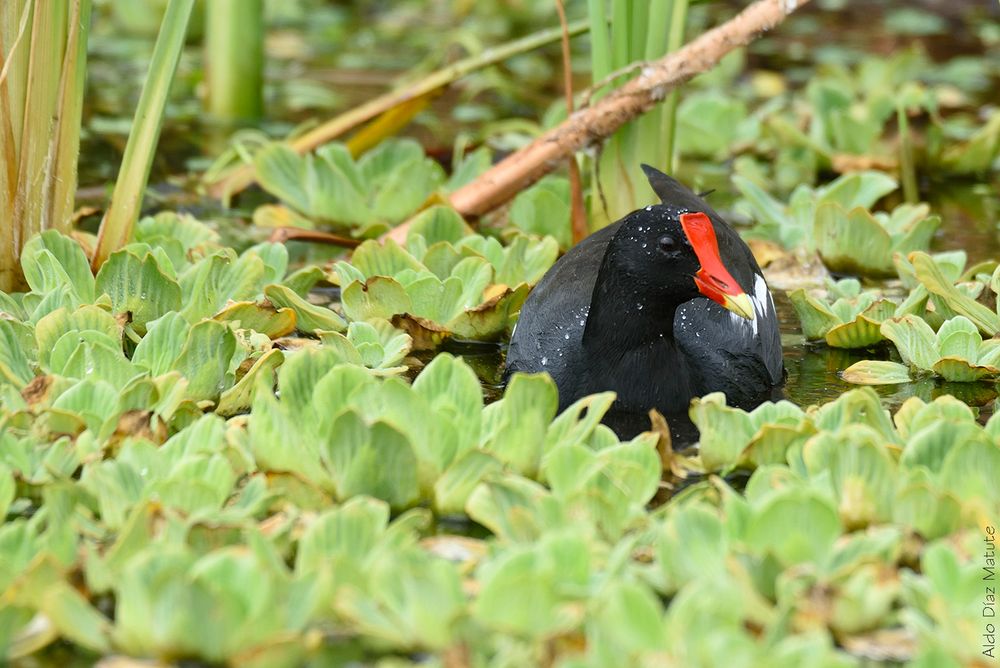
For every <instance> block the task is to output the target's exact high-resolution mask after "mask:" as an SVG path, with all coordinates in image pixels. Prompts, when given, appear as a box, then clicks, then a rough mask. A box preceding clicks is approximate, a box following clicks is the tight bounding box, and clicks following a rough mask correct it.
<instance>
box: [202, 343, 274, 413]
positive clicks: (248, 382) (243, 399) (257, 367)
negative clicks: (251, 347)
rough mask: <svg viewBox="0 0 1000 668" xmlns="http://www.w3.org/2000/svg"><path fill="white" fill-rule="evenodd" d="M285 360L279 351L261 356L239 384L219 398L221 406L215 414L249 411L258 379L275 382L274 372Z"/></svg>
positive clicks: (217, 407)
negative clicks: (259, 377) (261, 377)
mask: <svg viewBox="0 0 1000 668" xmlns="http://www.w3.org/2000/svg"><path fill="white" fill-rule="evenodd" d="M284 360H285V356H284V354H283V353H282V352H281V351H280V350H277V349H274V350H269V351H267V352H266V353H264V354H263V355H261V356H260V357H259V358H258V359H257V361H256V362H254V363H253V366H251V367H250V370H249V371H247V372H246V374H244V376H243V378H241V379H240V380H239V382H238V383H236V384H235V385H233V386H232V387H230V388H229V389H228V390H226V391H225V392H223V393H222V395H221V396H220V397H219V405H218V406H216V407H215V412H216V413H218V414H219V415H227V416H228V415H236V414H237V413H242V412H244V411H247V410H249V409H250V406H251V405H252V404H253V393H254V388H255V387H256V386H257V383H258V380H257V377H258V376H263V377H264V378H268V377H270V378H271V379H272V382H273V378H274V371H275V369H277V368H278V367H279V366H281V363H282V362H284Z"/></svg>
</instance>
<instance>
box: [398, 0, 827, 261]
mask: <svg viewBox="0 0 1000 668" xmlns="http://www.w3.org/2000/svg"><path fill="white" fill-rule="evenodd" d="M807 2H809V0H757V2H754V3H753V4H752V5H750V6H749V7H747V8H746V9H745V10H743V11H742V12H740V13H739V14H738V15H736V16H735V17H733V18H732V19H730V20H729V21H727V22H726V23H724V24H722V25H720V26H718V27H717V28H713V29H712V30H709V31H708V32H706V33H704V34H702V35H701V36H699V37H697V38H696V39H694V40H693V41H691V42H690V43H688V44H686V45H685V46H684V47H683V48H681V49H679V50H677V51H674V52H673V53H670V54H668V55H666V56H664V57H663V58H661V59H660V60H656V61H653V62H651V63H649V64H648V66H647V67H644V68H643V69H642V73H641V74H640V75H639V76H638V77H636V78H635V79H632V80H631V81H629V82H628V83H626V84H625V85H623V86H622V87H621V88H619V89H618V90H616V91H614V92H613V93H610V94H609V95H607V96H606V97H604V98H602V99H601V100H600V101H598V102H597V103H595V104H594V106H592V107H588V108H586V109H581V110H580V111H577V112H576V113H575V114H573V115H572V116H570V117H569V118H568V119H566V120H565V121H564V122H563V123H561V124H560V125H558V126H557V127H555V128H553V129H552V130H549V131H548V132H546V133H545V134H543V135H542V136H541V137H539V138H538V139H536V140H535V141H533V142H532V143H531V144H529V145H528V146H526V147H524V148H523V149H521V150H519V151H517V152H515V153H512V154H511V155H509V156H508V157H507V158H505V159H504V160H502V161H500V162H498V163H497V164H496V165H494V166H493V167H491V168H490V169H489V170H488V171H486V173H484V174H483V175H482V176H480V177H479V178H478V179H476V180H475V181H473V182H471V183H469V184H467V185H465V186H463V187H462V188H459V189H458V190H456V191H455V192H454V193H452V195H451V204H452V206H454V207H455V209H457V210H458V212H459V213H460V214H462V215H463V216H469V217H474V216H480V215H482V214H484V213H487V212H489V211H492V210H493V209H495V208H496V207H498V206H500V205H501V204H503V203H504V202H506V201H507V200H509V199H510V198H511V197H513V196H514V195H516V194H517V193H518V192H520V191H521V190H523V189H524V188H527V187H528V186H530V185H531V184H532V183H534V182H535V181H537V180H538V179H540V178H541V177H542V176H544V175H545V174H547V173H548V172H550V171H552V170H553V169H556V168H557V167H558V166H559V165H560V164H562V161H563V160H565V159H566V157H567V156H569V155H572V154H573V153H574V152H575V151H579V150H580V149H583V148H586V147H587V146H590V145H593V144H596V143H598V142H600V141H602V140H603V139H604V138H606V137H609V136H610V135H611V134H613V133H614V132H615V130H617V129H618V128H620V127H621V126H622V125H624V124H625V123H627V122H628V121H630V120H632V119H633V118H636V117H637V116H639V115H641V114H642V113H644V112H646V111H648V110H649V109H651V108H652V107H653V106H654V105H656V103H657V102H659V101H661V100H663V98H664V97H665V96H666V94H667V91H669V90H670V89H671V88H674V87H676V86H677V85H679V84H681V83H683V82H685V81H687V80H688V79H690V78H691V77H693V76H695V75H696V74H700V73H701V72H704V71H706V70H709V69H711V68H712V67H713V66H715V65H716V64H717V63H718V62H719V61H720V60H721V59H722V58H723V56H725V55H726V54H728V53H729V52H730V51H733V50H734V49H736V48H738V47H741V46H744V45H746V44H749V43H750V42H751V41H753V39H754V38H755V37H756V36H757V35H759V34H760V33H762V32H765V31H766V30H770V29H771V28H773V27H774V26H776V25H778V24H779V23H781V22H782V21H783V20H784V19H785V17H787V16H788V15H789V14H791V13H792V12H793V11H795V10H796V9H798V8H799V7H801V6H802V5H804V4H806V3H807ZM408 226H409V225H408V223H403V224H402V225H400V226H399V227H396V228H395V229H393V230H391V231H389V232H388V233H386V234H385V235H384V237H383V238H391V239H394V240H396V241H399V240H401V239H405V238H406V232H407V228H408Z"/></svg>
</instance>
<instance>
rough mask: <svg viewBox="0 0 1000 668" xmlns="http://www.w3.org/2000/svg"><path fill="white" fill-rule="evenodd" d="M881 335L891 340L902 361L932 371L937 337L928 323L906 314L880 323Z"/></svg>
mask: <svg viewBox="0 0 1000 668" xmlns="http://www.w3.org/2000/svg"><path fill="white" fill-rule="evenodd" d="M881 330H882V336H884V337H885V338H887V339H889V340H890V341H892V342H893V343H894V344H895V346H896V349H897V350H898V351H899V356H900V357H902V358H903V362H905V363H906V364H908V365H910V366H914V367H916V368H918V369H921V370H923V371H932V370H933V368H934V363H935V362H937V360H938V354H937V338H936V336H935V334H934V330H932V329H931V327H930V325H928V324H927V323H926V322H924V321H923V320H921V319H920V318H917V317H914V316H912V315H906V316H903V317H902V318H893V319H892V320H886V321H885V322H883V323H882V328H881Z"/></svg>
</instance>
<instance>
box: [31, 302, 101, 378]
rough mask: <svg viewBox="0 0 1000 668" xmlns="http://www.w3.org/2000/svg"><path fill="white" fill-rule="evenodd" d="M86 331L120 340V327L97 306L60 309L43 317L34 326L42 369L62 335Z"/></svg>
mask: <svg viewBox="0 0 1000 668" xmlns="http://www.w3.org/2000/svg"><path fill="white" fill-rule="evenodd" d="M88 330H94V331H98V332H101V333H103V334H106V335H107V336H108V337H110V338H111V339H112V340H115V341H120V340H121V327H119V325H118V323H117V322H116V321H115V319H114V318H113V317H112V316H111V314H109V313H108V312H107V311H105V310H104V309H102V308H100V307H97V306H81V307H80V308H78V309H76V310H75V311H70V310H69V309H66V308H60V309H57V310H55V311H53V312H52V313H49V314H48V315H46V316H45V317H43V318H42V319H41V320H39V321H38V324H37V325H35V340H36V342H37V343H38V357H39V360H38V361H39V363H40V364H41V365H42V366H43V367H46V366H47V365H48V361H49V356H50V355H51V354H52V350H53V349H54V348H55V345H56V342H57V341H58V340H59V339H60V338H62V336H63V335H64V334H67V333H69V332H85V331H88Z"/></svg>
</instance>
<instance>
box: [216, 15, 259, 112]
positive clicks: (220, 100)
mask: <svg viewBox="0 0 1000 668" xmlns="http://www.w3.org/2000/svg"><path fill="white" fill-rule="evenodd" d="M205 19H206V20H205V24H206V30H205V75H206V77H205V78H206V83H207V87H206V88H207V91H208V92H207V94H206V96H205V102H206V107H207V109H208V111H209V113H211V114H212V115H213V116H214V117H215V118H216V119H218V120H220V121H223V122H227V123H237V122H240V121H248V120H254V119H257V118H260V117H261V116H262V115H263V112H264V94H263V90H264V27H265V26H264V2H263V0H211V2H208V3H205Z"/></svg>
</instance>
